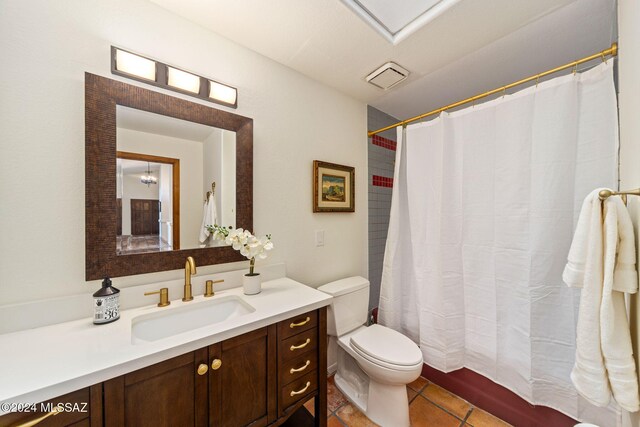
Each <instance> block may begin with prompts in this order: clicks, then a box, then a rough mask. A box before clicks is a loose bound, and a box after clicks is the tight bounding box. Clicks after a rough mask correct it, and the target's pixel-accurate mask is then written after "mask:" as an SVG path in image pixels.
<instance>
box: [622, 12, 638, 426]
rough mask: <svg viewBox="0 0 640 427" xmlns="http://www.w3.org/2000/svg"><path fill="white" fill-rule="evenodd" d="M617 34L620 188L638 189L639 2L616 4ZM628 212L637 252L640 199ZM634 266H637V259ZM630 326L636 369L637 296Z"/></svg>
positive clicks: (628, 420)
mask: <svg viewBox="0 0 640 427" xmlns="http://www.w3.org/2000/svg"><path fill="white" fill-rule="evenodd" d="M618 31H619V41H618V42H619V47H620V53H619V60H618V77H619V95H618V106H619V115H620V188H621V189H623V190H626V189H633V188H638V187H640V120H638V115H639V114H640V97H638V95H639V94H640V50H639V49H638V46H640V2H638V1H637V0H619V1H618ZM629 210H630V211H631V217H632V220H633V222H634V228H635V232H636V237H637V240H636V243H637V244H636V247H637V248H638V250H639V252H640V198H638V197H629ZM637 265H638V266H640V258H638V264H637ZM630 323H631V329H632V337H633V338H634V354H635V356H636V366H640V355H639V353H640V351H639V345H638V344H639V343H640V303H639V301H638V295H637V294H636V295H634V296H633V297H632V298H631V322H630ZM625 425H633V426H640V414H639V413H637V412H636V413H634V414H631V416H629V415H628V414H625Z"/></svg>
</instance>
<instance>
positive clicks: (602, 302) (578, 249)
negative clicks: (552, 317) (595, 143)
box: [562, 189, 638, 412]
mask: <svg viewBox="0 0 640 427" xmlns="http://www.w3.org/2000/svg"><path fill="white" fill-rule="evenodd" d="M600 190H601V189H596V190H594V191H592V192H591V193H590V194H589V195H588V196H587V197H586V198H585V200H584V202H583V204H582V209H581V211H580V217H579V219H578V224H577V227H576V231H575V235H574V238H573V242H572V244H571V249H570V251H569V256H568V262H567V265H566V267H565V269H564V273H563V275H562V278H563V280H564V282H565V283H566V284H567V285H569V286H571V287H579V288H582V293H581V297H580V307H579V312H578V326H577V333H576V360H575V364H574V367H573V370H572V372H571V380H572V381H573V384H574V386H575V387H576V390H577V391H578V392H579V393H580V394H581V395H582V396H583V397H584V398H585V399H587V400H588V401H589V402H591V403H593V404H594V405H597V406H601V407H604V406H607V404H608V403H609V401H610V399H611V394H612V392H611V390H612V389H613V395H614V398H615V399H616V401H618V403H619V404H620V406H622V407H623V408H624V409H626V410H629V411H632V412H635V411H637V410H638V385H637V374H636V369H635V363H634V360H633V355H632V351H631V337H630V332H629V324H628V322H627V318H626V310H625V306H624V295H623V292H636V291H637V289H638V282H637V280H638V279H637V275H636V274H637V273H635V248H634V237H633V229H632V228H631V227H632V226H631V219H630V218H629V214H628V212H627V210H626V208H625V207H624V205H622V202H621V201H620V199H619V198H617V197H610V198H609V199H607V201H606V203H605V207H606V210H605V212H606V223H605V224H603V218H602V202H601V201H600V199H599V197H598V193H599V192H600ZM620 205H622V208H620ZM603 235H604V240H603ZM616 254H617V255H618V256H617V262H616ZM634 275H636V276H635V277H633V276H634Z"/></svg>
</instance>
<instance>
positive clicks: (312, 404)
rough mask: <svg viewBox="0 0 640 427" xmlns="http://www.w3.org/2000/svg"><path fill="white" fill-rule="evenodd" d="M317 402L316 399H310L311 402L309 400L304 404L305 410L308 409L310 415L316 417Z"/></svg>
mask: <svg viewBox="0 0 640 427" xmlns="http://www.w3.org/2000/svg"><path fill="white" fill-rule="evenodd" d="M315 400H316V399H315V398H313V399H309V400H307V401H306V402H305V404H304V407H305V409H306V410H307V411H309V413H310V414H311V415H314V416H315V413H316V405H315V403H316V402H315ZM327 412H328V411H327Z"/></svg>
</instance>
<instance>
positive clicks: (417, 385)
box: [408, 377, 429, 393]
mask: <svg viewBox="0 0 640 427" xmlns="http://www.w3.org/2000/svg"><path fill="white" fill-rule="evenodd" d="M427 384H429V381H427V379H426V378H425V377H418V379H417V380H415V381H414V382H412V383H410V384H408V386H409V387H411V388H412V389H414V390H415V391H417V392H418V393H420V391H421V390H422V389H423V388H424V386H426V385H427Z"/></svg>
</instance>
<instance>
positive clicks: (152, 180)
mask: <svg viewBox="0 0 640 427" xmlns="http://www.w3.org/2000/svg"><path fill="white" fill-rule="evenodd" d="M152 173H153V172H151V168H150V167H149V162H147V174H146V175H142V176H141V177H140V182H141V183H143V184H147V187H149V186H150V185H151V184H157V183H158V178H156V177H155V176H153V175H151V174H152Z"/></svg>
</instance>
